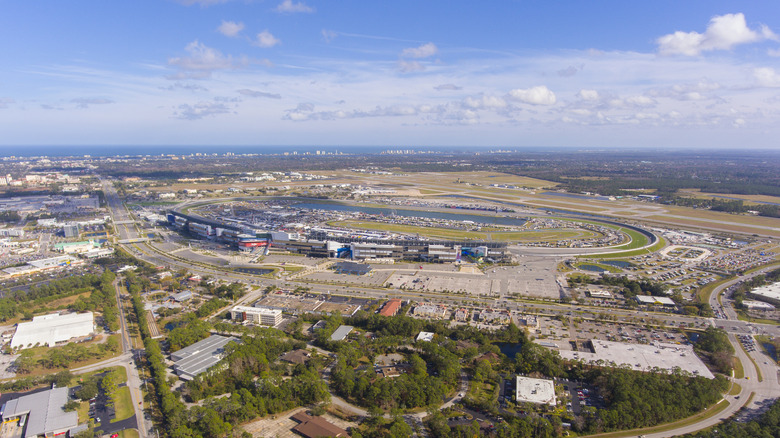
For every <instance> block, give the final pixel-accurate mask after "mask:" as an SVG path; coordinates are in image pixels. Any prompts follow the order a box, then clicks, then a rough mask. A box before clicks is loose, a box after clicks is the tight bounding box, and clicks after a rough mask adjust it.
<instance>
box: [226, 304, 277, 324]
mask: <svg viewBox="0 0 780 438" xmlns="http://www.w3.org/2000/svg"><path fill="white" fill-rule="evenodd" d="M230 318H232V319H233V320H234V321H250V322H254V323H255V324H260V325H267V326H270V327H276V326H277V325H279V323H281V322H282V311H281V310H279V309H270V308H268V307H248V306H236V307H234V308H232V309H230Z"/></svg>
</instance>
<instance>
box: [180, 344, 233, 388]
mask: <svg viewBox="0 0 780 438" xmlns="http://www.w3.org/2000/svg"><path fill="white" fill-rule="evenodd" d="M229 342H238V339H237V338H234V337H227V336H219V335H212V336H209V337H208V338H206V339H204V340H202V341H199V342H196V343H194V344H192V345H190V346H189V347H185V348H182V349H181V350H179V351H175V352H173V353H171V360H173V370H174V371H176V375H178V376H179V377H180V378H181V379H182V380H192V379H194V378H195V376H197V375H198V374H201V373H203V372H205V371H207V370H208V369H209V368H211V367H213V366H214V365H216V364H217V363H218V362H219V361H220V360H222V357H223V356H224V354H225V346H226V345H227V344H228V343H229Z"/></svg>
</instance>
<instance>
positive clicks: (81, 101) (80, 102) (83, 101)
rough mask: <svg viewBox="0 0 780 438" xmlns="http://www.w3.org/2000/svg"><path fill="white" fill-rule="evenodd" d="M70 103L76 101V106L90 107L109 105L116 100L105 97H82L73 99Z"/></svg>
mask: <svg viewBox="0 0 780 438" xmlns="http://www.w3.org/2000/svg"><path fill="white" fill-rule="evenodd" d="M70 103H75V104H76V106H77V107H79V108H89V106H90V105H107V104H109V103H114V101H113V100H111V99H103V98H84V97H80V98H78V99H71V100H70Z"/></svg>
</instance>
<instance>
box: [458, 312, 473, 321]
mask: <svg viewBox="0 0 780 438" xmlns="http://www.w3.org/2000/svg"><path fill="white" fill-rule="evenodd" d="M469 316H471V314H470V313H469V311H468V309H458V310H456V311H455V321H458V322H466V321H468V320H469Z"/></svg>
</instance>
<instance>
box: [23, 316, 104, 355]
mask: <svg viewBox="0 0 780 438" xmlns="http://www.w3.org/2000/svg"><path fill="white" fill-rule="evenodd" d="M94 331H95V317H94V315H93V314H92V312H86V313H70V314H67V315H60V314H59V313H52V314H49V315H41V316H36V317H33V320H32V321H31V322H21V323H19V324H18V325H17V326H16V333H15V334H14V337H13V339H11V348H28V347H32V346H35V345H48V346H49V347H53V346H54V345H55V344H57V343H58V342H65V341H69V340H71V339H73V338H80V337H84V336H89V335H90V334H92V333H93V332H94Z"/></svg>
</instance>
